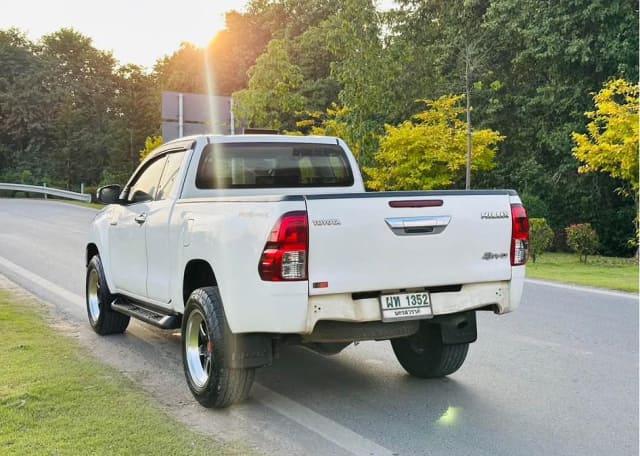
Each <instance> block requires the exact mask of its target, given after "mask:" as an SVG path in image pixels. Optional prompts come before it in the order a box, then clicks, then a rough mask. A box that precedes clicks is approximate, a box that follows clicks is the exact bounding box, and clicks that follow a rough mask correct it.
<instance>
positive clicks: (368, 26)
mask: <svg viewBox="0 0 640 456" xmlns="http://www.w3.org/2000/svg"><path fill="white" fill-rule="evenodd" d="M376 3H379V2H374V1H373V0H365V1H363V0H322V1H318V0H268V1H267V0H249V1H248V2H247V5H246V8H245V9H244V10H243V11H242V12H240V11H229V12H228V13H227V14H226V27H225V29H224V30H222V31H220V32H219V33H217V34H214V32H213V31H212V33H211V35H212V39H211V41H210V42H209V43H208V44H207V45H206V46H204V47H198V46H195V45H193V44H190V43H183V44H181V45H180V47H179V48H178V49H176V50H175V52H173V53H172V54H171V55H167V56H165V57H163V58H161V59H159V60H158V61H157V62H156V64H155V65H154V66H153V68H150V69H145V68H142V67H140V66H137V65H135V62H134V63H133V64H132V63H127V62H117V61H116V60H115V59H114V58H113V55H112V54H110V53H109V52H108V51H107V52H105V51H103V50H100V49H97V48H96V47H95V46H94V44H93V43H92V41H91V39H90V38H89V37H87V36H84V35H83V34H81V33H79V32H77V31H76V30H72V29H61V30H58V31H54V32H53V33H50V34H48V35H45V36H43V37H42V38H40V39H39V40H37V41H34V40H31V39H30V38H29V37H28V36H27V35H26V34H25V33H24V32H21V31H20V30H16V29H5V30H0V118H2V119H3V122H0V182H13V183H24V184H38V185H41V184H42V183H43V182H46V183H47V185H49V186H52V187H57V188H65V189H69V190H76V191H77V190H78V189H79V188H80V183H81V182H84V183H85V189H87V188H89V187H95V186H98V185H101V184H115V183H119V184H122V183H124V181H125V179H126V178H128V177H129V175H130V174H131V172H132V170H133V169H134V168H135V167H136V166H137V164H138V163H139V160H140V158H141V156H143V155H144V154H145V153H146V152H148V151H149V150H151V149H152V148H153V147H154V146H155V145H157V144H159V143H161V142H162V138H161V137H159V136H158V135H160V133H161V132H160V125H161V120H162V119H161V109H160V100H161V92H162V91H175V92H182V93H208V92H209V88H210V87H214V88H215V91H214V92H213V93H212V95H218V96H226V97H233V99H234V105H233V106H234V112H235V119H236V131H238V132H239V131H241V130H242V127H244V126H246V127H254V128H273V129H277V130H279V131H281V132H283V133H284V132H286V133H290V134H310V133H316V134H328V135H336V136H340V137H341V138H343V139H344V140H345V141H346V142H347V144H349V146H350V147H351V148H352V149H353V151H354V152H355V154H356V156H357V158H358V161H359V163H360V166H361V167H362V168H363V169H364V170H365V179H366V184H367V185H368V187H369V188H370V189H376V190H383V189H384V190H390V189H407V188H410V189H412V190H421V189H429V188H442V189H461V188H465V180H466V179H465V177H466V176H465V170H466V154H467V147H468V144H469V145H470V146H471V148H472V151H471V155H472V163H471V168H472V169H471V171H472V173H471V174H472V175H471V186H472V188H475V189H483V188H513V189H515V190H517V191H518V192H519V194H520V195H521V197H522V200H523V202H524V205H525V207H526V208H527V210H528V212H529V216H530V217H532V218H544V219H546V221H547V223H548V225H549V227H550V228H551V229H552V230H553V231H554V232H555V233H564V230H565V228H566V227H568V226H571V225H578V224H590V225H591V226H592V227H593V229H594V230H595V231H596V232H597V234H598V239H599V248H598V253H600V254H603V255H607V256H619V257H631V256H633V254H634V253H635V251H636V249H637V244H636V243H635V241H636V240H637V234H638V231H637V230H638V225H637V223H636V224H634V217H635V216H636V214H637V213H638V205H637V204H638V154H637V145H638V125H639V123H638V84H637V81H638V24H637V18H638V12H637V5H635V4H634V3H633V2H629V1H628V0H610V1H607V2H594V1H593V0H572V1H569V0H558V1H553V2H536V1H526V2H522V1H517V0H491V1H480V0H471V1H469V0H451V1H442V0H440V1H429V2H418V1H414V0H397V1H396V2H394V6H393V9H392V10H391V11H385V12H382V11H379V10H378V9H376ZM387 3H388V2H387ZM468 137H470V139H471V141H467V138H468ZM141 151H142V152H141ZM87 191H88V190H87ZM563 236H564V235H562V234H558V235H557V236H555V237H554V238H553V241H552V244H553V245H552V246H551V250H556V251H562V250H564V249H565V248H566V247H565V240H564V238H563ZM629 241H632V242H629ZM584 255H585V254H583V257H584ZM587 255H589V256H590V255H592V254H591V253H587Z"/></svg>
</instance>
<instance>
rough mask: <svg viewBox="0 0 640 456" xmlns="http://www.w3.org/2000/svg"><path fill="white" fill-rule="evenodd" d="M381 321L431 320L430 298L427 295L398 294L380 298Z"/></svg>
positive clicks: (425, 293) (421, 293)
mask: <svg viewBox="0 0 640 456" xmlns="http://www.w3.org/2000/svg"><path fill="white" fill-rule="evenodd" d="M380 308H381V309H382V321H398V320H413V319H416V318H431V317H433V312H432V311H431V298H430V296H429V293H428V292H426V291H422V292H420V293H399V294H384V295H381V296H380Z"/></svg>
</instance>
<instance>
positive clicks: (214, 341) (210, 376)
mask: <svg viewBox="0 0 640 456" xmlns="http://www.w3.org/2000/svg"><path fill="white" fill-rule="evenodd" d="M233 337H237V336H233V334H231V331H230V330H229V326H228V325H227V320H226V317H225V314H224V308H223V306H222V299H221V298H220V293H219V292H218V287H205V288H199V289H197V290H195V291H194V292H193V293H191V296H189V300H188V301H187V305H186V306H185V310H184V315H183V317H182V365H183V367H184V374H185V377H186V378H187V384H188V385H189V389H190V390H191V393H192V394H193V396H194V397H195V398H196V400H197V401H198V402H199V403H200V404H202V405H203V406H205V407H215V408H224V407H228V406H229V405H231V404H233V403H236V402H240V401H242V400H243V399H245V398H246V397H247V396H248V395H249V390H250V389H251V385H252V384H253V377H254V374H255V369H253V368H230V367H226V366H225V359H224V357H225V350H226V349H228V346H229V345H230V344H231V343H232V340H231V339H232V338H233Z"/></svg>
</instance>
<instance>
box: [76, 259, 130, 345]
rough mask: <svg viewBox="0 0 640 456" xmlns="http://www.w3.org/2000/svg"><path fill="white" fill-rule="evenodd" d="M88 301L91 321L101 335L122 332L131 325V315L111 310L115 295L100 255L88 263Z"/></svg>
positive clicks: (88, 314)
mask: <svg viewBox="0 0 640 456" xmlns="http://www.w3.org/2000/svg"><path fill="white" fill-rule="evenodd" d="M85 292H86V303H87V316H88V317H89V323H90V324H91V327H92V328H93V330H94V331H95V332H97V333H98V334H100V335H101V336H106V335H107V334H121V333H123V332H124V331H125V330H126V329H127V326H129V316H128V315H124V314H121V313H119V312H116V311H115V310H111V303H112V302H113V300H114V299H115V296H114V295H112V294H111V292H110V291H109V287H108V286H107V280H106V279H105V276H104V270H103V269H102V261H100V257H99V256H98V255H95V256H94V257H93V258H91V261H89V264H88V265H87V280H86V290H85Z"/></svg>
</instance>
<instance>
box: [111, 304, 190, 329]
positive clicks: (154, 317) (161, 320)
mask: <svg viewBox="0 0 640 456" xmlns="http://www.w3.org/2000/svg"><path fill="white" fill-rule="evenodd" d="M111 309H113V310H115V311H116V312H120V313H122V314H125V315H129V316H130V317H133V318H136V319H138V320H140V321H143V322H145V323H148V324H150V325H153V326H155V327H157V328H160V329H178V328H180V325H181V323H182V322H181V319H180V316H178V315H166V314H162V313H159V312H155V311H153V310H150V309H147V308H145V307H141V306H139V305H136V304H132V303H131V302H129V301H125V300H124V299H122V298H117V299H116V300H114V301H113V302H112V303H111Z"/></svg>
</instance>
